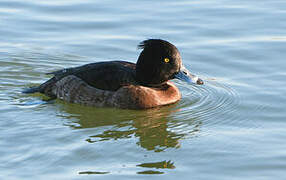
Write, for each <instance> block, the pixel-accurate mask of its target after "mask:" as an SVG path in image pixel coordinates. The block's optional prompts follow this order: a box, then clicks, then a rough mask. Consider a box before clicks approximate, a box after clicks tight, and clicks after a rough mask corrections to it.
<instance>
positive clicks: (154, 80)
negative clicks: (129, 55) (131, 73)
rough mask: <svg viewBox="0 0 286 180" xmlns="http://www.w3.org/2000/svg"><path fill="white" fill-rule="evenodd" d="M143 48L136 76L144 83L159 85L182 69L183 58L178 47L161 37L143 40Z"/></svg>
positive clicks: (141, 47) (139, 46)
mask: <svg viewBox="0 0 286 180" xmlns="http://www.w3.org/2000/svg"><path fill="white" fill-rule="evenodd" d="M138 48H140V49H143V51H142V52H141V54H140V56H139V58H138V61H137V64H136V78H137V80H138V81H139V82H140V83H141V84H143V85H159V84H162V83H164V82H166V81H168V80H170V79H173V78H174V75H175V74H177V73H178V72H179V71H180V68H181V66H182V60H181V56H180V53H179V51H178V49H177V48H176V47H175V46H174V45H173V44H171V43H169V42H167V41H164V40H161V39H149V40H145V41H143V42H141V43H140V44H139V45H138Z"/></svg>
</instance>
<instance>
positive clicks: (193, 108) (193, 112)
mask: <svg viewBox="0 0 286 180" xmlns="http://www.w3.org/2000/svg"><path fill="white" fill-rule="evenodd" d="M179 87H180V89H181V91H182V94H183V98H182V101H181V102H180V105H179V108H180V111H179V113H178V117H179V118H180V120H183V121H184V120H186V121H187V120H189V119H190V118H191V119H192V118H194V119H199V121H201V122H202V123H203V124H204V125H208V126H213V125H215V124H218V123H220V121H221V120H223V123H224V124H232V123H234V122H235V121H237V116H236V113H235V111H236V110H237V106H238V105H239V104H240V97H239V94H238V93H237V92H236V91H235V90H234V89H233V88H232V87H231V86H229V85H227V84H225V83H221V82H218V81H217V80H213V79H207V80H205V85H203V86H182V85H181V84H179ZM222 116H223V117H224V118H222ZM214 117H216V118H214ZM225 117H227V118H225Z"/></svg>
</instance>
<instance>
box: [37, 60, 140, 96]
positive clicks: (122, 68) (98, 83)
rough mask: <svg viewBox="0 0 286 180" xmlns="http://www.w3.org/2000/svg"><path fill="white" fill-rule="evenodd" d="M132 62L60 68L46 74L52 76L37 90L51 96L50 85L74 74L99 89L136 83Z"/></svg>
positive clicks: (109, 88)
mask: <svg viewBox="0 0 286 180" xmlns="http://www.w3.org/2000/svg"><path fill="white" fill-rule="evenodd" d="M135 67H136V65H135V64H134V63H130V62H125V61H108V62H98V63H91V64H86V65H83V66H79V67H74V68H68V69H62V70H59V71H55V72H52V73H48V74H53V75H54V77H53V78H51V79H50V80H48V81H47V82H45V83H43V84H42V85H40V86H39V90H38V91H39V92H41V93H44V94H47V95H49V96H53V94H52V92H51V88H52V86H53V85H54V84H55V83H56V82H57V81H59V80H61V79H62V78H64V77H66V76H69V75H74V76H76V77H78V78H80V79H82V80H83V81H84V82H86V83H87V84H88V85H90V86H92V87H95V88H98V89H101V90H109V91H116V90H117V89H119V88H120V87H122V86H124V85H128V84H133V85H136V84H137V83H136V77H135Z"/></svg>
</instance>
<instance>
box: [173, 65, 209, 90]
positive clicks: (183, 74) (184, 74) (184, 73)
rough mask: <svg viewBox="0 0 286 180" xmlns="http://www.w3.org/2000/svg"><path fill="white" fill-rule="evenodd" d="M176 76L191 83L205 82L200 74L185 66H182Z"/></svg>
mask: <svg viewBox="0 0 286 180" xmlns="http://www.w3.org/2000/svg"><path fill="white" fill-rule="evenodd" d="M175 78H176V79H180V80H181V81H185V82H187V83H190V84H200V85H201V84H204V82H203V80H201V79H200V78H199V77H198V76H195V75H193V74H191V73H190V72H189V70H187V69H186V68H185V66H182V67H181V69H180V71H179V73H178V74H176V75H175Z"/></svg>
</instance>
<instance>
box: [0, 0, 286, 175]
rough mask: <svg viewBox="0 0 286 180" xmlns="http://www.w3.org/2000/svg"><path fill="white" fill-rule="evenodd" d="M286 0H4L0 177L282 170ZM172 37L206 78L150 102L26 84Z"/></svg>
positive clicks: (132, 55) (285, 171) (0, 15)
mask: <svg viewBox="0 0 286 180" xmlns="http://www.w3.org/2000/svg"><path fill="white" fill-rule="evenodd" d="M285 22H286V1H285V0H271V1H269V0H259V1H258V0H241V1H234V0H232V1H230V0H229V1H227V0H216V1H211V0H202V1H187V0H182V1H163V0H159V1H148V0H142V1H130V0H127V1H115V0H107V1H96V0H95V1H92V0H86V1H80V0H50V1H36V0H25V1H19V0H1V1H0V147H1V148H0V154H1V156H0V179H5V180H6V179H115V178H116V179H124V180H126V179H147V178H148V179H162V178H164V179H170V180H171V179H187V178H188V179H189V178H191V179H219V180H222V179H226V180H228V179H252V180H256V179H286V143H285V140H286V130H285V129H286V122H285V121H286V119H285V117H286V109H285V105H286V81H285V79H286V71H285V69H286V49H285V47H286V32H285V29H286V23H285ZM147 38H162V39H166V40H169V41H170V42H172V43H174V44H175V45H176V46H177V47H178V48H179V50H180V51H181V55H182V58H183V61H184V63H185V65H186V66H187V67H188V68H189V69H190V70H191V71H192V72H193V73H195V74H198V75H199V76H201V77H202V78H203V79H204V80H205V82H206V83H205V85H204V86H190V85H187V84H184V83H182V82H179V81H175V83H176V84H177V86H178V87H179V88H180V90H181V92H182V100H181V101H180V102H179V103H177V104H175V105H171V106H167V107H163V108H159V109H152V110H147V111H130V110H119V109H111V108H91V107H84V106H79V105H74V104H68V103H64V102H61V101H46V97H44V96H41V95H25V94H22V93H21V91H22V90H23V89H24V88H26V87H29V86H32V85H38V84H39V83H42V82H44V81H45V80H47V79H48V78H50V77H49V76H46V75H45V73H47V72H50V71H54V70H58V69H61V68H64V67H73V66H78V65H82V64H85V63H91V62H97V61H103V60H128V61H132V62H136V60H137V56H138V54H139V53H140V50H137V49H136V45H137V44H138V43H139V42H140V41H142V40H144V39H147Z"/></svg>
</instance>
